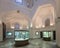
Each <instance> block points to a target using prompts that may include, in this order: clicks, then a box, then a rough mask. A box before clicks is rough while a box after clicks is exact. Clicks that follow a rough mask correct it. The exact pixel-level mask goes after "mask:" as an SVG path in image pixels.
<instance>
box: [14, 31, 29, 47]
mask: <svg viewBox="0 0 60 48" xmlns="http://www.w3.org/2000/svg"><path fill="white" fill-rule="evenodd" d="M27 44H29V31H27V30H15V46H24V45H27Z"/></svg>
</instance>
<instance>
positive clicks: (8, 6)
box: [0, 0, 56, 28]
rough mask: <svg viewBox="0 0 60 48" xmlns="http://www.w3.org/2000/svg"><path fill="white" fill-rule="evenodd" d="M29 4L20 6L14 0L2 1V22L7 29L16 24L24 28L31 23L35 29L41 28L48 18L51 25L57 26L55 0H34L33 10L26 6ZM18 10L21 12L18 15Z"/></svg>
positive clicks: (0, 6) (0, 7)
mask: <svg viewBox="0 0 60 48" xmlns="http://www.w3.org/2000/svg"><path fill="white" fill-rule="evenodd" d="M26 1H27V0H26ZM28 2H29V1H27V2H25V3H24V4H23V5H20V4H17V3H16V2H15V1H14V0H0V14H1V15H0V20H2V21H3V22H5V23H6V25H7V28H8V27H11V25H14V24H15V23H19V24H20V25H21V26H24V27H27V26H29V25H30V24H31V23H32V25H33V26H34V27H36V26H39V27H41V26H43V25H44V24H45V22H44V21H45V20H46V19H47V18H49V19H50V23H53V24H55V18H56V16H55V14H54V13H55V7H56V6H55V4H56V2H55V0H34V4H33V6H32V7H31V8H29V7H27V6H26V5H27V4H26V3H28ZM29 4H30V2H29ZM17 10H19V11H20V12H19V13H17Z"/></svg>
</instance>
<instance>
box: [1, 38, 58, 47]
mask: <svg viewBox="0 0 60 48" xmlns="http://www.w3.org/2000/svg"><path fill="white" fill-rule="evenodd" d="M29 42H30V44H29V45H27V46H24V47H15V46H14V40H12V39H9V40H6V41H4V42H0V48H57V47H56V46H55V45H56V43H55V42H51V41H42V40H41V39H34V40H30V41H29Z"/></svg>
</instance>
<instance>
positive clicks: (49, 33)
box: [43, 31, 52, 41]
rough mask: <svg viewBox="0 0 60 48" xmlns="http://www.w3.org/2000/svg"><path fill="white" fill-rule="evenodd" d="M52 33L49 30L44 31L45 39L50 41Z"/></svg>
mask: <svg viewBox="0 0 60 48" xmlns="http://www.w3.org/2000/svg"><path fill="white" fill-rule="evenodd" d="M51 33H52V32H49V31H46V32H43V40H47V41H50V40H51Z"/></svg>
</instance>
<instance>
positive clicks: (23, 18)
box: [3, 11, 30, 26]
mask: <svg viewBox="0 0 60 48" xmlns="http://www.w3.org/2000/svg"><path fill="white" fill-rule="evenodd" d="M4 17H5V20H4V22H5V23H6V25H8V24H9V25H8V26H12V25H13V24H15V23H18V24H20V25H22V26H27V25H29V22H30V18H29V17H28V16H27V15H26V14H23V13H22V12H19V13H17V11H11V12H8V13H7V14H5V16H4ZM4 17H3V18H4Z"/></svg>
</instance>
